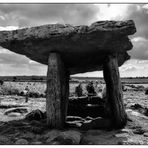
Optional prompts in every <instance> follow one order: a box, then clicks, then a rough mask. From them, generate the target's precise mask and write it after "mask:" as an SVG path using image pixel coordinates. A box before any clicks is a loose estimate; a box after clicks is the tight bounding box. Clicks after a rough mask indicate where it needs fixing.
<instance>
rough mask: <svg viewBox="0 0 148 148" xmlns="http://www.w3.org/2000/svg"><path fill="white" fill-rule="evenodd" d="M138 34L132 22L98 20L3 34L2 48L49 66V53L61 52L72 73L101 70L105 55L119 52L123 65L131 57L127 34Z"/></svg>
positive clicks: (119, 58) (120, 62) (0, 34)
mask: <svg viewBox="0 0 148 148" xmlns="http://www.w3.org/2000/svg"><path fill="white" fill-rule="evenodd" d="M135 32H136V28H135V24H134V22H133V21H132V20H127V21H99V22H95V23H93V24H91V25H90V26H84V25H83V26H72V25H67V24H66V25H62V24H52V25H43V26H38V27H32V28H24V29H19V30H13V31H0V46H2V47H3V48H6V49H9V50H11V51H13V52H16V53H19V54H23V55H26V56H27V57H29V58H30V59H32V60H34V61H37V62H39V63H42V64H47V61H48V56H49V53H50V52H59V53H60V54H61V57H62V59H63V61H64V64H65V65H66V67H67V68H68V70H69V71H70V74H75V73H79V72H87V71H95V70H102V63H103V61H104V59H105V57H106V54H108V53H109V54H111V53H115V52H116V53H118V64H119V66H121V65H122V64H123V63H124V62H125V61H126V60H128V59H129V58H130V56H129V55H128V54H127V51H128V50H130V49H131V48H132V43H131V42H130V40H129V39H128V35H132V34H134V33H135Z"/></svg>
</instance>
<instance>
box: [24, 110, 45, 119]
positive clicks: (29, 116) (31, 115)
mask: <svg viewBox="0 0 148 148" xmlns="http://www.w3.org/2000/svg"><path fill="white" fill-rule="evenodd" d="M25 119H26V120H29V121H32V120H38V121H39V120H42V119H44V113H43V112H42V111H40V110H39V109H36V110H33V111H32V112H30V113H29V114H27V115H26V117H25Z"/></svg>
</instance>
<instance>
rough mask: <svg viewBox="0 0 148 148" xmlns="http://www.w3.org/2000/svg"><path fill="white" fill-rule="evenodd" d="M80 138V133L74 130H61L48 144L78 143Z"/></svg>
mask: <svg viewBox="0 0 148 148" xmlns="http://www.w3.org/2000/svg"><path fill="white" fill-rule="evenodd" d="M80 140H81V133H80V132H78V131H74V130H69V131H64V132H61V133H60V135H59V136H57V137H56V138H55V139H54V140H52V141H51V142H50V143H49V144H60V145H78V144H79V143H80Z"/></svg>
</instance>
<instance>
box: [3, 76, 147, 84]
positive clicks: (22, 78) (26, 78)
mask: <svg viewBox="0 0 148 148" xmlns="http://www.w3.org/2000/svg"><path fill="white" fill-rule="evenodd" d="M0 80H3V81H15V82H17V81H19V82H20V81H22V82H25V81H29V82H30V81H33V82H46V76H0ZM96 80H98V81H102V82H104V79H103V78H101V77H70V81H72V82H78V81H96ZM121 81H122V83H146V84H147V83H148V77H136V78H132V77H130V78H121Z"/></svg>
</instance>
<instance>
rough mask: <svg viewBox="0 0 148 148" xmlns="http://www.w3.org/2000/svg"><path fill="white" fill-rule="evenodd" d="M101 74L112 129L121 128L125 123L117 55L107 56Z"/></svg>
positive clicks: (125, 116)
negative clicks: (104, 85) (104, 83)
mask: <svg viewBox="0 0 148 148" xmlns="http://www.w3.org/2000/svg"><path fill="white" fill-rule="evenodd" d="M103 74H104V79H105V82H106V88H107V93H108V98H107V99H108V100H107V102H108V103H107V104H108V105H109V106H108V107H109V109H110V115H111V116H110V118H111V119H112V123H113V126H114V128H122V127H124V126H125V124H126V122H127V115H126V112H125V109H124V105H123V100H122V99H123V93H122V86H121V85H122V84H121V80H120V75H119V69H118V61H117V55H116V54H114V55H108V56H107V58H106V61H105V62H104V64H103Z"/></svg>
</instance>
